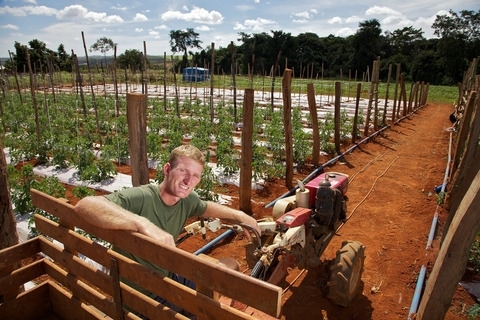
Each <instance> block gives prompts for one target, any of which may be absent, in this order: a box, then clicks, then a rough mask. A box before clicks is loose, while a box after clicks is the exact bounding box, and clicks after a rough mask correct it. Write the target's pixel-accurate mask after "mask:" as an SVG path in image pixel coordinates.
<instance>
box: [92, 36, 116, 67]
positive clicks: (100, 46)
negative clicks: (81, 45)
mask: <svg viewBox="0 0 480 320" xmlns="http://www.w3.org/2000/svg"><path fill="white" fill-rule="evenodd" d="M116 45H117V44H116V43H115V42H113V40H112V39H110V38H107V37H102V38H100V39H98V40H97V41H96V42H95V43H94V44H92V45H91V46H90V52H92V51H100V52H101V53H103V56H104V59H105V64H107V52H108V51H110V50H112V49H113V48H115V46H116Z"/></svg>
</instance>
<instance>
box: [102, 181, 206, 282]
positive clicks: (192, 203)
mask: <svg viewBox="0 0 480 320" xmlns="http://www.w3.org/2000/svg"><path fill="white" fill-rule="evenodd" d="M105 197H106V198H107V199H109V200H110V201H112V202H114V203H116V204H117V205H119V206H120V207H122V208H124V209H126V210H128V211H130V212H133V213H135V214H138V215H140V216H142V217H145V218H147V219H148V220H150V221H151V222H152V223H153V224H155V225H156V226H158V227H159V228H161V229H162V230H165V231H166V232H168V233H170V234H171V235H172V236H173V239H174V240H175V239H177V237H178V235H179V234H180V232H181V231H182V229H183V227H184V225H185V222H186V221H187V219H188V218H190V217H194V216H201V215H202V214H204V213H205V210H206V209H207V203H206V202H205V201H203V200H201V199H200V197H199V196H198V194H197V193H196V192H192V193H190V195H189V196H188V197H187V198H184V199H180V200H179V201H178V202H177V203H176V204H174V205H173V206H168V205H166V204H165V203H164V202H163V200H162V199H161V198H160V194H159V191H158V185H154V184H148V185H143V186H140V187H134V188H128V189H124V190H121V191H118V192H114V193H111V194H109V195H106V196H105ZM113 249H114V250H115V251H117V252H119V253H121V254H123V255H124V256H126V257H128V258H130V259H132V260H135V261H137V262H139V263H141V264H143V265H145V266H147V267H149V268H152V269H154V270H156V271H158V272H160V273H162V274H163V275H165V276H169V274H170V273H169V272H168V271H167V270H165V269H163V268H160V267H158V266H157V265H154V264H152V263H150V262H147V261H145V260H143V259H141V258H139V257H137V256H134V255H132V254H131V253H129V252H126V251H125V250H122V249H120V248H118V247H115V246H114V248H113Z"/></svg>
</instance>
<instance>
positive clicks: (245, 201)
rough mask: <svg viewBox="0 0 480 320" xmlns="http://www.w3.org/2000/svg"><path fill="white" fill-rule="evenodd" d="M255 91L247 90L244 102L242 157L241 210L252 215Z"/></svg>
mask: <svg viewBox="0 0 480 320" xmlns="http://www.w3.org/2000/svg"><path fill="white" fill-rule="evenodd" d="M253 98H254V90H253V89H245V99H244V100H243V128H242V157H241V160H240V192H239V209H240V210H242V211H243V212H245V213H248V214H252V203H251V201H250V200H251V198H252V159H253V153H252V149H253V104H254V99H253Z"/></svg>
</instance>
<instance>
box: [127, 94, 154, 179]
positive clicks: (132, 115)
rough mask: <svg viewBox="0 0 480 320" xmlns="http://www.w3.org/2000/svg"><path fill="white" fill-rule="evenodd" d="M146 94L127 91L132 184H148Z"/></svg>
mask: <svg viewBox="0 0 480 320" xmlns="http://www.w3.org/2000/svg"><path fill="white" fill-rule="evenodd" d="M146 98H147V97H146V95H143V94H140V93H127V122H128V138H129V146H130V159H131V165H132V185H133V186H139V185H143V184H147V183H148V182H149V178H148V159H147V116H146V112H147V110H146V109H147V106H146V103H147V101H146Z"/></svg>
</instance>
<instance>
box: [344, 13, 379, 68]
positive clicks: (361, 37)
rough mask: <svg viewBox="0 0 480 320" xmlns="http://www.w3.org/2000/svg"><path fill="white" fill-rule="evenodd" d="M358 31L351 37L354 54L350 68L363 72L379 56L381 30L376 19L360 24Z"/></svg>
mask: <svg viewBox="0 0 480 320" xmlns="http://www.w3.org/2000/svg"><path fill="white" fill-rule="evenodd" d="M359 27H360V29H359V30H358V31H357V32H356V33H355V35H353V42H352V46H353V49H354V50H355V53H354V55H353V57H352V61H351V66H352V68H353V69H354V70H358V71H364V70H366V68H367V66H371V65H372V62H373V61H374V60H375V59H376V58H377V56H378V55H379V54H380V50H379V48H380V35H381V33H382V29H381V28H380V22H378V20H377V19H372V20H367V21H364V22H360V24H359Z"/></svg>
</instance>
